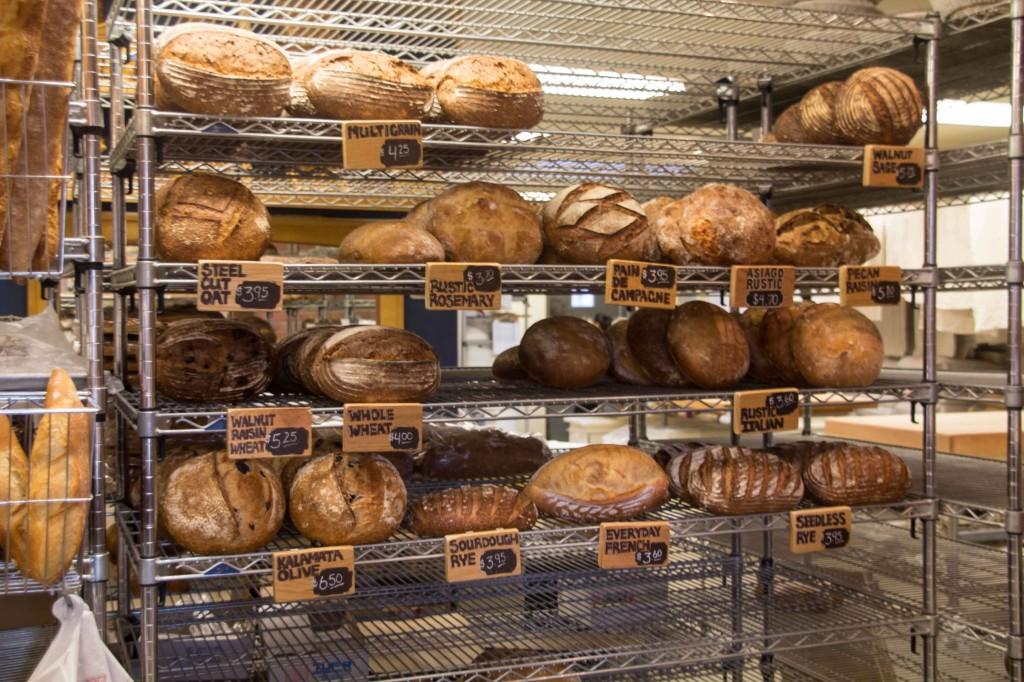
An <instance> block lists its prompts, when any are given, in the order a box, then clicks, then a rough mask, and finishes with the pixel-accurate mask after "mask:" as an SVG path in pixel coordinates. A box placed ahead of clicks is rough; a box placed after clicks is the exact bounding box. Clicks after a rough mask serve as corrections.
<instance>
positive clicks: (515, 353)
mask: <svg viewBox="0 0 1024 682" xmlns="http://www.w3.org/2000/svg"><path fill="white" fill-rule="evenodd" d="M491 374H493V375H494V378H495V379H498V380H499V381H520V380H522V379H529V378H530V375H529V374H527V373H526V370H525V369H523V364H522V363H521V362H519V346H512V347H511V348H506V349H505V350H503V351H501V352H500V353H498V357H496V358H494V364H493V365H491Z"/></svg>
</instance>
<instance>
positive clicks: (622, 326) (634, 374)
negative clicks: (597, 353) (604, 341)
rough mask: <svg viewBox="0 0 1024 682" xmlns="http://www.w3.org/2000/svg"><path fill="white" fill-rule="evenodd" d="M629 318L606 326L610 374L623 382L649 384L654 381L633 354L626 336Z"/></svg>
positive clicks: (637, 384) (640, 384) (639, 384)
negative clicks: (610, 366)
mask: <svg viewBox="0 0 1024 682" xmlns="http://www.w3.org/2000/svg"><path fill="white" fill-rule="evenodd" d="M628 328H629V320H625V319H623V320H615V322H613V323H612V326H610V327H608V342H609V343H610V344H611V348H612V376H613V377H615V378H616V379H617V380H619V381H621V382H622V383H624V384H634V385H636V386H649V385H651V384H653V383H654V382H653V381H651V378H650V377H649V376H648V375H647V370H645V369H644V366H643V365H642V364H640V361H639V360H637V359H636V356H635V355H633V351H632V350H630V348H629V340H628V339H627V338H626V335H627V332H628Z"/></svg>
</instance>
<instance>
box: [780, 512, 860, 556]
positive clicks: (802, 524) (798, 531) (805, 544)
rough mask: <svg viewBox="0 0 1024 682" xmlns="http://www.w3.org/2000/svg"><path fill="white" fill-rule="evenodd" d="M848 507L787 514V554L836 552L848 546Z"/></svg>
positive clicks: (849, 527)
mask: <svg viewBox="0 0 1024 682" xmlns="http://www.w3.org/2000/svg"><path fill="white" fill-rule="evenodd" d="M852 527H853V513H852V512H851V510H850V508H849V507H820V508H818V509H798V510H796V511H791V512H789V551H790V552H793V553H794V554H804V553H807V552H821V551H822V550H826V549H839V548H840V547H846V545H848V544H849V543H850V531H851V529H852Z"/></svg>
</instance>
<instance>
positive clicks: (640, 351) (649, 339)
mask: <svg viewBox="0 0 1024 682" xmlns="http://www.w3.org/2000/svg"><path fill="white" fill-rule="evenodd" d="M671 320H672V311H671V310H660V309H658V308H641V309H640V310H637V311H636V312H635V313H633V314H632V315H630V317H629V325H628V326H627V327H626V343H628V344H629V350H630V351H632V353H633V357H634V358H636V360H637V362H639V363H640V366H641V367H643V368H644V371H645V372H646V373H647V376H649V377H650V378H651V380H652V381H653V382H654V383H656V384H658V385H659V386H683V385H684V384H686V377H684V376H683V374H682V372H680V371H679V366H678V365H676V361H675V358H673V357H672V351H671V350H670V349H669V347H668V323H669V322H670V321H671Z"/></svg>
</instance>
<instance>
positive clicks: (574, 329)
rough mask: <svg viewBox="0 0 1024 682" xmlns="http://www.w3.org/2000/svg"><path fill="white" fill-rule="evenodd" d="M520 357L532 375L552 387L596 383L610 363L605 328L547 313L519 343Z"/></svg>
mask: <svg viewBox="0 0 1024 682" xmlns="http://www.w3.org/2000/svg"><path fill="white" fill-rule="evenodd" d="M519 361H520V362H521V363H522V365H523V369H525V370H526V373H527V374H528V375H529V376H530V378H531V379H533V380H534V381H536V382H537V383H540V384H544V385H545V386H552V387H554V388H584V387H586V386H591V385H593V384H596V383H597V382H598V381H600V380H601V378H602V377H604V375H605V374H607V373H608V368H609V366H611V361H612V358H611V349H610V348H609V345H608V338H607V337H606V336H605V334H604V332H603V331H601V330H600V329H599V328H597V327H595V326H594V325H592V324H590V323H589V322H586V321H584V320H582V319H580V318H578V317H568V316H559V317H549V318H547V319H544V320H540V321H539V322H536V323H534V324H532V325H530V328H529V329H527V330H526V333H525V334H523V338H522V341H520V343H519Z"/></svg>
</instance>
